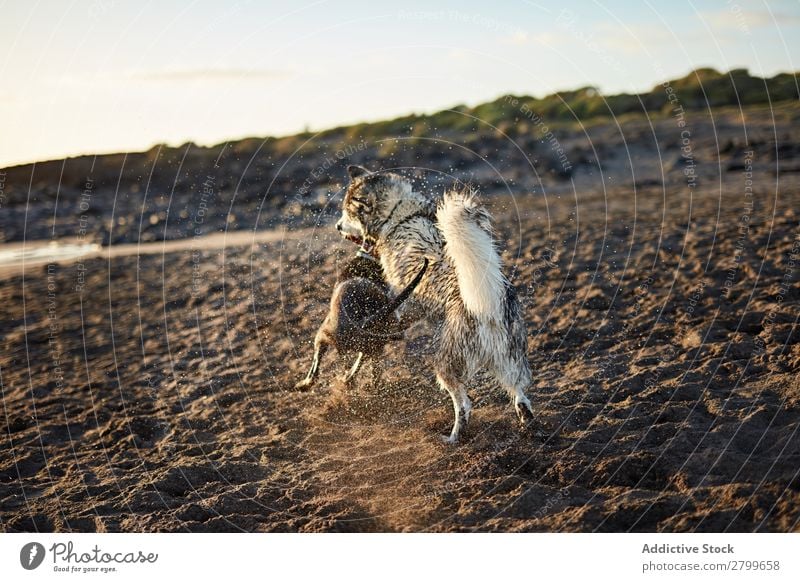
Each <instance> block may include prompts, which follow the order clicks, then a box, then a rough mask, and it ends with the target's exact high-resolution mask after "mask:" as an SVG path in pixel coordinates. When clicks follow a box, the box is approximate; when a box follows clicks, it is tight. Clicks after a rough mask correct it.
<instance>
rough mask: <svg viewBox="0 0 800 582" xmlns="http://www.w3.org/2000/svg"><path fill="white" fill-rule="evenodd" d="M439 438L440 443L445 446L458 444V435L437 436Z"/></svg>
mask: <svg viewBox="0 0 800 582" xmlns="http://www.w3.org/2000/svg"><path fill="white" fill-rule="evenodd" d="M439 438H441V439H442V442H443V443H444V444H446V445H457V444H458V435H452V434H451V435H439Z"/></svg>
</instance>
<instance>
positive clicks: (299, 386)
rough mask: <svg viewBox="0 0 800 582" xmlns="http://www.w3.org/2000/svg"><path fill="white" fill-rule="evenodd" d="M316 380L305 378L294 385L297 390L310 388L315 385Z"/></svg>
mask: <svg viewBox="0 0 800 582" xmlns="http://www.w3.org/2000/svg"><path fill="white" fill-rule="evenodd" d="M313 384H314V381H313V380H311V379H310V378H305V379H304V380H300V381H299V382H298V383H297V384H295V385H294V389H295V390H308V389H309V388H311V386H313Z"/></svg>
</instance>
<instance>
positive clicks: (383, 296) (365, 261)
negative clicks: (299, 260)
mask: <svg viewBox="0 0 800 582" xmlns="http://www.w3.org/2000/svg"><path fill="white" fill-rule="evenodd" d="M427 268H428V260H427V259H424V264H423V265H422V268H421V269H420V270H419V272H418V273H417V274H416V276H415V277H414V279H413V280H412V281H411V282H410V283H409V284H408V285H407V286H406V287H405V289H403V290H402V291H401V292H400V294H399V295H398V296H397V297H395V298H392V297H391V296H390V295H389V287H388V285H387V284H386V280H385V279H384V277H383V269H382V268H381V265H380V263H379V262H378V261H377V260H376V259H375V258H374V257H372V256H371V255H370V254H368V253H367V252H365V251H363V250H360V251H358V253H356V256H355V258H353V259H352V260H351V261H350V262H349V263H348V264H347V265H346V266H345V268H344V269H343V270H342V272H341V273H340V274H339V277H338V278H337V280H336V287H334V289H333V296H332V297H331V307H330V311H329V312H328V315H327V317H326V318H325V321H323V322H322V326H321V327H320V328H319V331H317V335H316V337H315V338H314V359H313V361H312V362H311V369H310V370H309V371H308V375H307V376H306V377H305V379H303V380H301V381H300V382H298V383H297V384H295V388H297V389H301V390H307V389H308V388H310V387H311V386H313V384H314V382H315V380H316V379H317V376H318V374H319V364H320V360H321V359H322V357H323V356H324V355H325V352H326V351H327V350H328V348H329V347H330V346H333V347H335V348H336V352H337V353H338V354H339V355H350V354H356V360H355V362H354V363H353V366H352V368H350V371H349V372H348V373H347V374H346V375H345V378H344V380H345V383H347V384H351V383H352V382H353V379H354V377H355V375H356V374H357V373H358V370H359V368H360V367H361V364H362V363H363V361H364V359H365V358H367V359H369V360H371V363H372V366H371V367H372V383H373V385H374V384H375V383H376V382H377V381H378V380H379V378H380V374H381V366H380V361H379V357H380V356H381V355H382V354H383V348H384V346H385V345H386V344H387V343H388V342H390V341H395V340H400V339H403V332H404V331H405V329H406V328H407V327H408V325H409V324H408V323H407V322H406V321H403V320H402V319H398V317H397V315H396V314H395V311H396V310H397V308H398V307H400V305H401V304H402V303H403V301H405V300H406V299H408V296H409V295H411V293H412V292H413V291H414V289H415V288H416V287H417V285H418V284H419V282H420V280H421V279H422V276H423V275H424V274H425V270H426V269H427Z"/></svg>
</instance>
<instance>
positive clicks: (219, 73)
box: [131, 68, 289, 83]
mask: <svg viewBox="0 0 800 582" xmlns="http://www.w3.org/2000/svg"><path fill="white" fill-rule="evenodd" d="M131 76H132V77H133V78H134V79H137V80H141V81H154V82H165V83H171V82H187V81H274V80H276V79H283V78H285V77H288V76H289V72H288V71H280V70H271V69H224V68H220V69H213V68H209V69H176V70H168V71H147V72H141V73H134V74H133V75H131Z"/></svg>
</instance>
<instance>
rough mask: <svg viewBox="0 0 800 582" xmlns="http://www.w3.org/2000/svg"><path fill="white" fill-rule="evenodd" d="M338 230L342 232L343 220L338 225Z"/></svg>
mask: <svg viewBox="0 0 800 582" xmlns="http://www.w3.org/2000/svg"><path fill="white" fill-rule="evenodd" d="M336 230H338V231H339V232H342V221H341V220H340V221H338V222H337V223H336Z"/></svg>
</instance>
